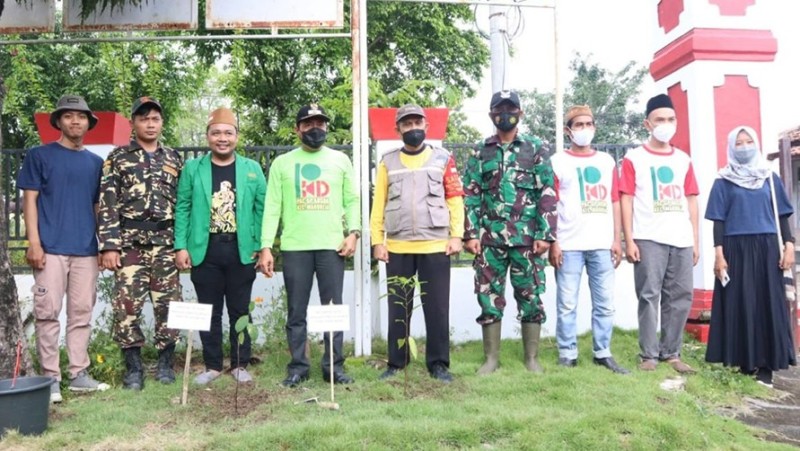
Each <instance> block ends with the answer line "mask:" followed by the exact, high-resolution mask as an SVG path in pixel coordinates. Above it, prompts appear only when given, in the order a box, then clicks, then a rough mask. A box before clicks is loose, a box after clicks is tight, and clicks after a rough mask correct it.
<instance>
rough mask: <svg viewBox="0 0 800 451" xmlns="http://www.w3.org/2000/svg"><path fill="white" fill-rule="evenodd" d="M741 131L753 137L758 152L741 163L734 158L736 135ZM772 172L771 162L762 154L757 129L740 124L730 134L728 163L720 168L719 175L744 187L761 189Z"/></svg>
mask: <svg viewBox="0 0 800 451" xmlns="http://www.w3.org/2000/svg"><path fill="white" fill-rule="evenodd" d="M740 132H745V133H747V134H748V135H750V137H751V138H753V143H754V144H755V146H756V153H755V155H754V156H753V157H752V158H751V159H750V161H747V162H745V163H739V162H738V161H737V160H736V158H734V155H733V151H734V149H735V148H736V137H737V136H739V133H740ZM770 174H772V169H770V167H769V163H767V160H766V159H764V155H762V154H761V146H759V144H758V136H757V135H756V132H755V130H753V129H752V128H750V127H747V126H745V125H740V126H738V127H736V128H734V129H733V130H731V132H730V133H729V134H728V164H727V165H726V166H725V167H724V168H722V169H720V170H719V176H720V177H722V178H724V179H725V180H728V181H730V182H731V183H735V184H737V185H739V186H741V187H742V188H747V189H759V188H761V187H762V186H764V182H765V181H766V180H767V178H768V177H769V176H770Z"/></svg>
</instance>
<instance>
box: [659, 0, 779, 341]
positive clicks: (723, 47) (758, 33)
mask: <svg viewBox="0 0 800 451" xmlns="http://www.w3.org/2000/svg"><path fill="white" fill-rule="evenodd" d="M651 1H652V2H653V3H654V5H655V7H656V10H657V19H658V23H657V26H656V27H655V39H654V42H655V49H656V52H655V55H654V56H653V62H652V63H651V64H650V73H651V74H652V76H653V79H654V80H655V82H656V91H655V92H654V93H653V94H655V93H658V92H667V93H668V94H669V96H670V97H671V98H672V101H673V103H674V105H675V112H676V114H677V117H678V131H677V133H676V134H675V137H674V138H673V140H672V144H673V145H675V146H677V147H679V148H681V149H683V150H685V151H686V152H688V153H689V155H691V157H692V163H693V165H694V169H695V173H696V176H697V182H698V185H699V188H700V196H699V197H698V204H699V213H700V261H699V262H698V264H697V266H696V267H695V270H694V287H695V290H694V303H693V306H692V313H691V315H690V319H691V320H698V319H701V318H702V317H703V316H704V312H706V311H710V310H711V293H712V291H713V287H714V274H713V266H714V252H713V231H712V224H711V223H710V222H709V221H706V220H704V219H703V216H704V214H705V210H706V203H707V201H708V193H709V192H710V190H711V185H712V184H713V183H714V179H715V178H716V177H717V171H718V170H719V168H721V167H723V166H725V164H726V163H727V137H728V133H729V132H730V130H731V129H733V128H734V127H735V126H737V125H748V126H750V127H752V128H753V129H755V130H756V132H757V133H758V134H759V138H760V139H761V143H762V147H763V143H764V142H765V140H764V139H763V138H764V137H763V136H761V130H762V121H761V93H762V91H761V90H762V89H768V80H769V76H770V73H769V71H770V70H772V66H773V65H772V64H771V63H772V62H773V61H774V59H775V54H776V53H777V51H778V43H777V40H776V39H775V37H774V36H773V34H772V32H771V31H770V27H769V25H770V17H768V15H767V13H768V11H767V10H766V7H765V6H764V4H766V3H767V2H766V1H765V0H651ZM768 138H769V140H772V137H768ZM768 142H769V141H768ZM687 330H691V331H692V332H695V334H696V335H697V336H698V338H701V339H704V338H705V332H706V331H707V329H706V328H705V327H702V326H697V325H691V324H690V325H687Z"/></svg>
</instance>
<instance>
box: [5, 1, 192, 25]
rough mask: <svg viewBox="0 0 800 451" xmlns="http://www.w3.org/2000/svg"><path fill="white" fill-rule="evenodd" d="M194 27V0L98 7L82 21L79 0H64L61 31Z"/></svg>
mask: <svg viewBox="0 0 800 451" xmlns="http://www.w3.org/2000/svg"><path fill="white" fill-rule="evenodd" d="M12 1H13V0H12ZM6 3H8V1H7V2H6ZM196 28H197V0H155V1H154V0H150V1H148V2H142V3H141V4H139V6H131V5H125V6H123V7H122V8H113V9H112V8H111V7H108V8H106V9H105V10H104V11H100V7H98V9H97V10H96V11H95V12H94V13H93V14H92V15H90V16H89V17H87V18H86V20H83V21H82V20H81V0H64V31H126V30H164V31H169V30H194V29H196Z"/></svg>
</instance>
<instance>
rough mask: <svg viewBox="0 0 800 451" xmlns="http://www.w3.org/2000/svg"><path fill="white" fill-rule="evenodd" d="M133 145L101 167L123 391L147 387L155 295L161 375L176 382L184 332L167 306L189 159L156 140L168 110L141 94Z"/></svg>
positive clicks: (103, 232)
mask: <svg viewBox="0 0 800 451" xmlns="http://www.w3.org/2000/svg"><path fill="white" fill-rule="evenodd" d="M131 124H132V126H133V129H134V140H133V141H131V144H130V145H128V146H122V147H118V148H116V149H114V150H113V151H111V153H110V154H109V156H108V158H107V159H106V161H105V164H104V166H103V178H102V182H101V187H100V190H101V191H100V193H101V194H100V209H99V213H98V215H99V221H98V222H99V229H98V236H99V240H100V252H102V266H103V267H104V268H105V269H109V270H112V271H114V273H115V284H114V299H113V309H114V339H115V340H116V341H117V343H119V345H120V347H121V348H122V352H123V354H124V356H125V366H126V372H125V377H124V378H123V387H124V388H128V389H132V390H141V389H142V388H143V387H144V370H143V367H142V357H141V348H142V346H143V345H144V334H142V330H141V328H140V324H141V321H142V307H143V306H144V303H145V300H146V299H147V298H148V297H149V298H150V300H151V301H152V303H153V312H154V316H155V323H156V324H155V337H154V341H155V346H156V348H157V349H158V351H159V355H158V371H157V376H156V378H157V379H158V380H159V381H160V382H161V383H164V384H170V383H173V382H175V372H174V370H173V364H174V353H175V341H176V339H177V337H178V333H179V331H178V330H174V329H168V328H167V313H168V309H169V303H170V302H173V301H180V300H181V292H180V282H179V280H178V268H177V267H176V266H175V260H174V251H173V240H174V236H173V232H174V210H175V201H176V197H177V184H178V176H179V175H180V172H181V169H182V168H183V160H182V158H181V156H180V154H178V152H176V151H175V150H173V149H170V148H168V147H164V146H162V145H161V143H159V141H158V139H159V137H160V135H161V129H162V127H163V118H162V108H161V105H160V104H159V103H158V101H156V100H155V99H152V98H149V97H141V98H139V99H137V100H136V101H135V102H134V104H133V111H132V114H131Z"/></svg>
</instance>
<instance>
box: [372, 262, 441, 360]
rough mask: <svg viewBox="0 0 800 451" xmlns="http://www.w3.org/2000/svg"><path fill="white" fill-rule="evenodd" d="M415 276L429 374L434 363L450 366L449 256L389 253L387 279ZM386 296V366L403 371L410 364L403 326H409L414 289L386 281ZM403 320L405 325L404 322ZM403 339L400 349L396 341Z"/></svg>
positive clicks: (406, 337) (397, 282) (404, 327)
mask: <svg viewBox="0 0 800 451" xmlns="http://www.w3.org/2000/svg"><path fill="white" fill-rule="evenodd" d="M414 274H417V277H418V279H419V282H420V289H421V291H422V295H421V296H420V299H421V301H422V312H423V313H424V314H425V335H426V337H427V338H426V351H425V363H426V364H427V366H428V371H431V370H432V369H433V366H434V365H436V364H441V365H444V366H445V368H449V367H450V257H449V256H447V255H445V254H444V252H442V253H438V254H395V253H392V252H390V253H389V263H387V264H386V275H387V277H388V278H392V277H395V276H398V277H404V278H406V279H408V278H411V277H412V276H414ZM387 288H388V292H389V296H388V298H387V300H388V302H389V366H391V367H394V368H404V367H405V366H406V365H407V364H408V361H409V356H410V351H409V349H408V345H407V344H405V343H408V336H407V335H406V325H409V327H410V325H411V313H412V311H413V310H412V308H413V303H414V288H413V286H412V287H410V288H411V289H409V287H408V286H405V287H403V286H401V285H400V284H399V281H392V280H390V281H389V282H388V287H387ZM403 321H405V323H403ZM401 338H405V339H406V340H405V342H404V345H403V346H402V347H398V346H397V341H398V340H399V339H401Z"/></svg>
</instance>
